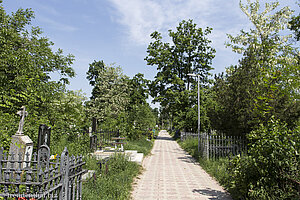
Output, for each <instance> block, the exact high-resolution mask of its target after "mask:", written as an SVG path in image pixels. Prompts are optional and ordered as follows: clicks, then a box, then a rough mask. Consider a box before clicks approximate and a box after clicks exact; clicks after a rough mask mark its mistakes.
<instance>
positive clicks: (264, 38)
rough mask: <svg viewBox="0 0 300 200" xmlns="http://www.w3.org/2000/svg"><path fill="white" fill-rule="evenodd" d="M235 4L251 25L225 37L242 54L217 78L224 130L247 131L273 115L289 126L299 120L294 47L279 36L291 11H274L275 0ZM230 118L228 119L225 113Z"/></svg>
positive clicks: (296, 63) (229, 44) (287, 9)
mask: <svg viewBox="0 0 300 200" xmlns="http://www.w3.org/2000/svg"><path fill="white" fill-rule="evenodd" d="M247 2H248V3H247V4H245V5H244V4H242V3H241V2H240V7H241V10H242V11H243V12H244V13H245V14H246V15H247V16H248V18H249V20H250V21H251V23H252V24H253V27H254V29H250V31H248V32H247V31H244V30H241V33H240V34H239V35H237V36H232V35H228V37H229V39H230V40H231V42H230V43H228V44H227V46H229V47H231V48H232V50H233V51H234V52H237V53H241V54H243V58H242V59H241V60H240V61H239V65H238V66H232V67H229V68H227V75H226V76H225V77H224V76H219V77H217V78H216V84H215V91H216V92H217V99H218V102H219V103H220V104H221V106H222V107H223V110H224V113H223V115H224V118H223V128H225V129H227V131H230V132H232V131H233V130H234V132H236V134H241V133H247V132H250V131H251V130H252V128H253V127H254V126H255V125H256V124H258V123H259V122H267V121H268V120H269V118H270V117H271V116H272V115H275V116H276V117H277V118H280V119H282V120H284V121H286V122H287V123H289V124H290V125H292V124H293V123H294V122H295V121H296V120H297V119H298V118H299V101H298V100H297V99H299V78H298V77H299V63H298V62H297V56H296V55H295V52H296V54H299V52H298V51H297V49H296V48H294V47H293V46H292V44H290V43H289V38H291V37H292V35H287V34H284V33H283V32H282V31H284V30H286V29H287V27H288V23H289V20H290V17H291V14H292V11H291V10H290V8H289V7H284V8H282V9H279V10H276V9H277V8H278V6H279V3H278V2H275V3H266V4H265V9H264V10H261V7H260V4H259V1H258V0H256V1H254V2H251V1H250V0H248V1H247ZM229 116H230V117H229Z"/></svg>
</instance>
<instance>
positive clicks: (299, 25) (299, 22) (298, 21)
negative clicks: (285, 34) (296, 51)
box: [289, 1, 300, 41]
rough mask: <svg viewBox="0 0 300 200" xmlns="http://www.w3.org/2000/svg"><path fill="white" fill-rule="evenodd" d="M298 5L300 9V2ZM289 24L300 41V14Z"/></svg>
mask: <svg viewBox="0 0 300 200" xmlns="http://www.w3.org/2000/svg"><path fill="white" fill-rule="evenodd" d="M297 4H298V6H299V7H300V1H298V3H297ZM289 23H290V25H291V26H290V29H291V30H292V31H294V34H295V39H296V40H297V41H299V40H300V14H298V15H295V16H293V17H292V19H291V20H290V22H289Z"/></svg>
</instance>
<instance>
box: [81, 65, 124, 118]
mask: <svg viewBox="0 0 300 200" xmlns="http://www.w3.org/2000/svg"><path fill="white" fill-rule="evenodd" d="M87 79H88V80H89V81H90V84H91V85H92V86H94V87H93V90H92V96H91V100H90V101H89V102H88V103H87V107H88V113H89V116H90V117H96V119H97V120H98V121H99V122H102V123H105V122H107V123H110V122H109V120H110V119H116V118H118V117H119V116H120V115H121V114H122V113H123V112H124V111H125V108H126V106H127V104H128V102H129V95H128V94H129V87H128V77H127V76H125V75H124V74H123V73H122V69H121V67H116V66H114V64H112V65H110V66H108V65H105V64H104V62H103V61H94V62H93V63H92V64H90V67H89V71H88V72H87Z"/></svg>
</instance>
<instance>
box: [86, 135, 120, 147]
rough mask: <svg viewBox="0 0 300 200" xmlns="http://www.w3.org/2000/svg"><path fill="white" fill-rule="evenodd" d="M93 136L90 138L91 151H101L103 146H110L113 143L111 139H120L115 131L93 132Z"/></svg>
mask: <svg viewBox="0 0 300 200" xmlns="http://www.w3.org/2000/svg"><path fill="white" fill-rule="evenodd" d="M92 134H93V135H92V136H91V137H90V148H91V149H93V150H97V149H101V148H103V147H105V146H108V145H110V144H111V143H112V142H113V141H112V138H113V137H120V132H119V130H117V131H106V130H101V131H97V132H93V133H92Z"/></svg>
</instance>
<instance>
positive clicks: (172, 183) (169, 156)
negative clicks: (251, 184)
mask: <svg viewBox="0 0 300 200" xmlns="http://www.w3.org/2000/svg"><path fill="white" fill-rule="evenodd" d="M151 153H152V155H151V156H149V157H147V158H145V160H144V162H143V167H144V168H145V171H144V172H143V173H142V174H141V175H140V176H139V177H138V178H137V180H136V183H135V185H134V191H133V193H132V196H133V199H135V200H140V199H149V200H150V199H172V200H173V199H225V200H226V199H231V198H230V196H229V195H228V194H227V193H226V192H225V191H224V190H223V189H222V187H221V186H219V184H218V183H217V182H216V181H214V180H213V179H212V178H211V177H210V176H209V175H208V174H207V173H206V172H205V171H204V170H203V169H202V168H201V167H200V166H199V165H198V164H197V163H195V162H194V160H193V158H192V157H191V156H189V155H188V154H187V153H186V152H185V151H183V150H182V149H181V148H180V146H179V145H178V144H177V142H176V141H174V140H172V138H171V137H170V135H169V134H168V133H167V131H164V130H163V131H161V132H160V133H159V137H158V139H157V140H156V141H155V143H154V147H153V149H152V152H151Z"/></svg>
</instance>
